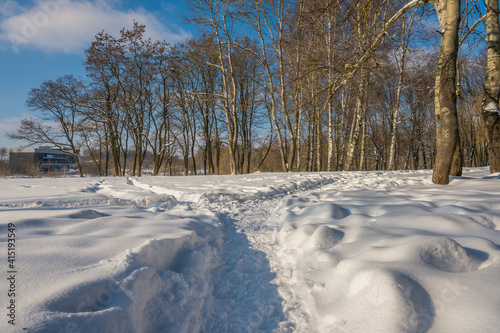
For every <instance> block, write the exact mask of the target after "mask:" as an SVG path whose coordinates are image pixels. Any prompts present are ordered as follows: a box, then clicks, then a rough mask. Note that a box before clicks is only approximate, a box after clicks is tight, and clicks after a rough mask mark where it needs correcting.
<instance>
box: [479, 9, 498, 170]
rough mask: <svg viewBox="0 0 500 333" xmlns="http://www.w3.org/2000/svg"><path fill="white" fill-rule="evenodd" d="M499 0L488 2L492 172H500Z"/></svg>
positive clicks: (487, 111) (487, 115)
mask: <svg viewBox="0 0 500 333" xmlns="http://www.w3.org/2000/svg"><path fill="white" fill-rule="evenodd" d="M498 9H499V8H498V0H489V1H487V6H486V33H487V36H488V37H487V44H488V63H487V67H486V79H485V82H484V96H483V120H484V123H485V126H486V133H487V138H488V155H489V161H490V172H491V173H494V172H500V112H499V110H498V102H499V98H500V24H499V20H498Z"/></svg>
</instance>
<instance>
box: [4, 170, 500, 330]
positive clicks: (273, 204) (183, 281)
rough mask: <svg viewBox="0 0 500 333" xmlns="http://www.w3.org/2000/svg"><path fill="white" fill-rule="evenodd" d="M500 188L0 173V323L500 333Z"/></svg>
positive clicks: (482, 175)
mask: <svg viewBox="0 0 500 333" xmlns="http://www.w3.org/2000/svg"><path fill="white" fill-rule="evenodd" d="M499 185H500V177H499V176H498V174H494V175H489V174H488V173H487V170H486V169H469V170H467V171H466V173H465V175H464V177H460V178H455V179H453V181H452V183H451V184H450V185H449V186H437V185H433V184H431V182H430V172H429V171H411V172H404V171H399V172H364V173H356V172H352V173H347V172H344V173H290V174H281V173H278V174H263V173H256V174H252V175H239V176H200V177H142V178H84V179H79V178H63V179H62V178H60V179H57V178H43V179H24V178H23V179H0V187H1V188H2V189H3V190H2V194H1V195H0V217H1V222H0V223H2V225H3V228H4V230H7V228H8V226H9V224H10V226H14V227H15V244H16V247H15V261H14V264H15V271H16V273H15V279H14V280H15V281H14V283H13V285H14V289H15V296H13V297H10V296H7V295H8V292H9V288H12V284H11V283H10V282H9V281H7V278H8V276H7V275H6V279H4V282H5V281H6V282H5V283H4V284H2V285H0V292H1V295H3V296H2V297H0V304H1V307H2V308H3V309H5V311H4V312H5V315H4V320H3V321H1V322H0V331H1V332H4V331H5V332H18V331H19V332H21V331H23V330H24V331H28V332H259V331H262V332H472V331H474V332H497V330H498V327H500V319H499V318H498V313H500V287H499V286H498V276H500V275H499V274H500V263H499V256H500V252H499V250H500V248H499V244H500V232H499V230H500V190H499V188H500V187H499ZM0 237H1V238H0V242H1V243H2V245H1V246H2V247H3V248H4V249H5V252H6V251H7V241H8V238H9V237H10V236H9V237H8V234H7V232H4V233H2V234H1V235H0ZM10 238H12V237H10ZM4 257H5V259H4V263H5V264H4V267H5V268H7V258H6V256H4ZM6 271H7V270H6V269H4V272H6ZM4 274H7V273H4ZM12 301H14V304H15V310H14V318H15V319H14V320H15V324H16V325H15V326H14V325H11V324H10V323H9V322H8V321H9V317H8V316H7V314H9V312H10V311H11V310H8V309H7V307H8V306H9V304H10V302H12ZM10 320H12V319H10Z"/></svg>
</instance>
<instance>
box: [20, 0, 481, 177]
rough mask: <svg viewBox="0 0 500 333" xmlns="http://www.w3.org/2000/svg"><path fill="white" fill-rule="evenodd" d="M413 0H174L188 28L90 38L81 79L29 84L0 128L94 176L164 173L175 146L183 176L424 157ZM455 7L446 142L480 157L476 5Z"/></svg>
mask: <svg viewBox="0 0 500 333" xmlns="http://www.w3.org/2000/svg"><path fill="white" fill-rule="evenodd" d="M436 2H437V1H436ZM444 2H446V1H444ZM413 3H415V4H411V3H410V6H409V5H408V4H406V5H405V3H404V2H403V1H382V0H373V1H369V0H358V1H343V0H341V1H313V0H295V1H283V0H272V1H262V0H252V1H222V0H219V1H215V0H190V1H188V8H189V11H188V15H187V17H186V19H187V20H188V21H189V22H191V23H193V24H196V26H197V29H198V30H197V34H196V37H194V38H192V39H189V40H186V41H185V42H183V43H179V44H176V45H169V44H167V43H165V42H161V41H153V40H151V39H147V38H146V37H145V29H146V28H145V26H143V25H140V24H139V23H135V24H134V27H133V28H132V29H131V30H126V29H124V30H122V32H121V34H120V35H119V36H111V35H109V34H107V33H105V32H101V33H99V34H97V35H96V38H95V41H94V42H93V43H92V45H91V46H90V47H89V48H88V49H87V50H86V51H85V54H86V61H85V69H86V73H87V77H86V78H85V79H80V78H76V77H74V76H72V75H68V76H64V77H61V78H59V79H57V80H54V81H47V82H44V83H43V84H42V85H41V86H40V87H38V88H35V89H32V91H31V92H30V93H29V96H28V100H27V105H28V107H30V108H31V109H32V110H34V111H36V112H37V115H38V116H37V118H30V119H26V120H23V122H22V125H21V127H20V128H19V129H18V130H17V131H16V132H13V133H11V134H10V137H11V138H15V139H21V140H25V141H28V142H30V143H32V144H37V143H40V144H47V143H49V144H52V145H55V146H59V147H63V146H64V147H70V148H71V151H72V153H73V154H74V155H75V156H76V158H77V163H78V164H79V169H80V170H81V167H80V160H79V159H80V157H81V156H82V154H83V155H85V156H86V157H87V158H88V159H91V160H92V161H93V163H94V164H95V166H96V168H97V170H98V173H99V175H107V174H108V172H111V173H112V174H113V175H124V174H125V173H126V172H127V170H130V173H131V174H132V175H137V176H140V175H141V170H142V168H143V166H144V163H148V164H151V165H152V168H153V174H155V175H156V174H158V173H160V172H164V173H166V174H174V173H175V172H174V171H173V169H175V168H174V167H173V164H175V163H176V160H178V159H179V158H180V160H181V161H182V173H183V174H186V175H187V174H197V173H199V172H202V173H205V174H214V173H217V174H218V173H221V172H229V173H249V172H254V171H256V170H261V171H285V172H286V171H321V170H328V171H334V170H387V169H389V170H393V169H419V168H433V167H434V161H435V159H436V140H437V138H436V120H435V111H436V110H435V103H436V96H435V91H436V89H435V88H436V71H438V72H439V70H440V68H441V67H440V64H439V61H438V54H439V45H440V41H441V40H442V36H441V35H442V33H440V32H439V31H436V26H439V23H438V19H437V18H436V17H433V16H432V15H429V11H430V10H432V9H433V7H431V6H429V5H426V4H427V2H422V4H423V7H422V6H419V7H416V6H415V5H416V4H417V1H413ZM401 8H404V10H401ZM436 8H440V7H439V6H438V7H436ZM460 8H461V13H463V15H464V17H466V20H462V21H461V25H460V27H459V43H460V44H461V45H463V46H462V50H463V52H462V53H461V54H460V56H459V57H458V58H457V61H456V64H455V62H454V66H456V68H457V69H458V71H457V75H456V80H455V81H454V82H452V84H453V86H454V87H456V91H453V93H454V94H456V98H457V99H456V108H457V111H458V124H459V130H460V140H459V146H458V147H459V149H458V148H457V149H458V150H459V151H460V160H461V165H465V166H483V165H486V164H487V163H488V153H487V146H488V144H487V137H486V129H485V126H484V124H483V121H482V118H481V114H482V104H481V103H482V94H483V90H484V89H483V83H484V77H485V72H486V51H485V50H486V47H485V45H486V44H485V43H484V42H482V38H484V27H483V28H482V29H481V23H479V24H477V25H474V22H475V21H476V19H480V18H481V17H482V14H481V13H480V11H479V9H478V6H477V3H476V2H467V3H464V4H462V6H461V7H460ZM476 9H477V11H476ZM396 19H397V20H396ZM482 20H484V18H483V19H482ZM480 21H481V20H480ZM473 25H474V26H473ZM471 28H474V29H471ZM481 31H483V33H481ZM441 69H442V68H441ZM80 172H81V171H80ZM81 174H83V173H82V172H81Z"/></svg>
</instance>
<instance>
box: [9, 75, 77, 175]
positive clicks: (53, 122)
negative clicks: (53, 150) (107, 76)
mask: <svg viewBox="0 0 500 333" xmlns="http://www.w3.org/2000/svg"><path fill="white" fill-rule="evenodd" d="M83 91H84V85H83V83H82V82H81V81H79V80H78V79H76V78H75V77H73V76H72V75H66V76H62V77H60V78H58V79H57V80H56V81H45V82H44V83H42V84H41V86H40V87H39V88H34V89H32V90H31V91H30V92H29V94H28V99H27V101H26V105H27V106H28V107H29V108H30V109H31V110H32V111H37V112H40V114H41V119H40V120H38V119H37V118H34V117H31V118H29V119H24V120H22V121H21V126H20V127H19V129H18V130H17V131H15V132H11V133H9V134H8V137H9V138H11V139H15V140H23V141H26V142H29V144H30V145H35V144H51V145H53V146H55V147H57V148H59V149H60V150H64V151H67V152H68V153H70V154H71V155H73V156H74V157H75V161H76V166H77V168H78V173H79V174H80V177H83V171H82V167H81V165H80V149H81V147H82V145H83V140H82V137H81V132H82V130H83V127H82V123H83V116H82V112H81V107H80V106H79V105H80V101H81V98H82V94H83ZM66 147H69V148H70V150H69V151H68V150H66V149H65V148H66Z"/></svg>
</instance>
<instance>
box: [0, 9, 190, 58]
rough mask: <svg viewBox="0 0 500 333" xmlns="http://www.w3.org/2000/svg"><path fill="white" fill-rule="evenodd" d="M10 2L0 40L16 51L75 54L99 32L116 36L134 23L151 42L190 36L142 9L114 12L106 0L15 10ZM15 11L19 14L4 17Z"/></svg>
mask: <svg viewBox="0 0 500 333" xmlns="http://www.w3.org/2000/svg"><path fill="white" fill-rule="evenodd" d="M10 2H11V1H10V0H8V1H7V2H6V6H5V8H4V10H3V11H2V14H3V15H2V16H3V20H2V22H1V23H0V39H1V40H4V41H7V42H8V43H10V45H11V46H12V47H13V48H14V49H15V50H17V49H18V48H20V47H26V46H27V47H34V48H37V49H41V50H43V51H61V52H65V53H78V52H81V51H82V50H83V49H85V48H87V47H89V46H90V43H91V42H92V41H93V40H94V36H95V35H96V34H97V33H98V32H100V31H102V30H105V31H106V32H107V33H110V34H111V35H114V36H116V35H118V33H119V31H120V30H121V29H122V28H124V27H125V28H130V27H132V25H133V21H134V20H135V21H137V22H138V23H140V24H145V25H146V33H147V37H151V38H152V39H154V40H166V41H168V42H177V41H180V40H182V39H184V38H185V37H188V36H189V34H188V33H186V32H185V31H183V30H182V29H180V28H178V27H176V31H172V30H170V29H169V28H167V27H166V26H165V25H163V24H162V23H161V22H159V21H158V19H157V18H156V17H155V16H154V15H153V14H151V13H148V12H147V11H146V10H144V9H142V8H138V9H134V10H128V11H122V10H117V9H115V8H113V7H111V6H110V5H109V1H108V2H107V3H106V2H104V1H99V0H97V1H89V0H80V1H75V0H43V1H42V0H39V1H37V2H36V3H35V6H34V7H32V8H29V9H27V8H22V7H21V8H19V7H14V5H13V4H9V3H10ZM0 9H1V7H0ZM14 11H16V12H18V13H16V14H13V15H11V16H7V15H6V14H8V13H13V12H14ZM19 11H21V13H19Z"/></svg>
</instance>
